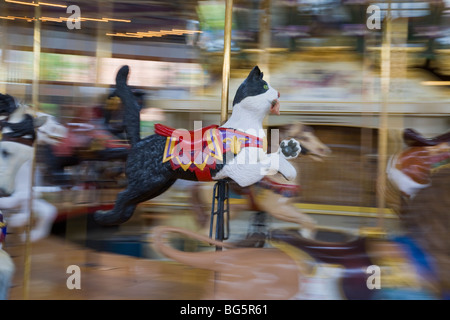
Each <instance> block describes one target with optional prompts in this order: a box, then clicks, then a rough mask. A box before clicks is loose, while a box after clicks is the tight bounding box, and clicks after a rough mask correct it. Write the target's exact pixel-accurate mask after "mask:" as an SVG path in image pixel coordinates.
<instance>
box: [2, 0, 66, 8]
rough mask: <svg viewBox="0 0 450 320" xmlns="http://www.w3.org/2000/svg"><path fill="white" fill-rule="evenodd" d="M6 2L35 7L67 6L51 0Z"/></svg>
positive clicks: (6, 0) (10, 0)
mask: <svg viewBox="0 0 450 320" xmlns="http://www.w3.org/2000/svg"><path fill="white" fill-rule="evenodd" d="M5 2H9V3H16V4H23V5H26V6H33V7H39V6H50V7H58V8H67V6H66V5H64V4H56V3H50V2H41V1H39V2H37V3H36V2H34V1H33V2H25V1H17V0H5Z"/></svg>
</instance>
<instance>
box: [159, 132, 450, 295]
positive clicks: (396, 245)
mask: <svg viewBox="0 0 450 320" xmlns="http://www.w3.org/2000/svg"><path fill="white" fill-rule="evenodd" d="M408 131H409V130H408ZM408 131H407V132H406V134H405V136H406V137H407V139H406V142H407V144H408V145H409V147H408V148H407V149H406V151H407V152H405V154H406V155H415V156H417V155H420V159H419V160H418V161H417V160H416V161H409V162H404V165H405V168H403V170H404V171H405V172H410V171H413V169H415V167H416V166H417V163H419V164H422V165H423V167H424V168H426V169H428V170H427V171H426V173H427V178H428V179H427V180H426V185H424V186H422V187H421V188H417V189H416V190H415V192H414V193H413V194H412V195H413V196H412V197H409V198H408V201H407V202H404V203H403V205H402V206H401V208H400V209H401V211H400V215H399V217H400V222H401V226H402V229H401V230H400V231H399V233H398V234H394V235H386V236H385V237H383V236H374V235H372V236H370V235H364V234H363V233H362V234H359V235H350V234H348V235H346V238H345V239H344V240H343V241H318V240H316V239H310V238H306V237H304V236H303V235H302V234H301V233H300V232H299V230H297V229H293V228H285V229H273V230H271V231H270V233H269V237H268V239H269V245H268V246H265V247H264V248H260V249H257V248H245V249H247V250H248V251H245V253H244V251H240V250H244V248H242V247H240V244H239V243H237V244H233V243H227V245H226V246H225V249H226V250H224V251H216V252H184V251H180V250H177V249H175V248H173V247H171V246H170V244H168V243H167V242H166V241H167V239H166V238H165V237H164V236H165V235H167V234H169V233H174V232H175V233H181V234H183V235H184V236H188V237H191V238H193V239H196V240H198V241H205V242H207V243H210V244H213V245H216V246H217V245H219V246H221V245H223V243H222V242H220V243H218V244H216V243H215V242H214V241H213V240H212V239H207V238H205V237H204V236H201V235H198V234H195V233H193V232H191V231H186V230H183V229H178V228H171V227H163V226H161V227H156V228H155V229H154V234H155V238H154V239H155V241H154V246H155V248H156V249H157V250H158V251H159V252H161V253H162V254H163V255H165V256H167V257H169V258H170V259H173V260H174V261H177V262H180V263H184V264H186V265H189V266H193V267H198V268H203V269H207V270H211V271H214V272H218V273H219V275H218V276H219V277H218V278H217V279H219V280H220V281H217V280H215V281H216V282H215V285H217V288H218V290H217V291H216V292H217V296H216V298H222V297H225V299H241V298H248V297H250V299H267V298H268V297H269V294H270V293H268V292H267V291H265V290H266V288H264V287H263V285H262V284H263V283H265V281H269V282H270V284H269V286H270V287H273V288H274V292H273V293H272V294H273V295H276V298H280V299H357V300H363V299H394V300H400V299H405V300H410V299H412V300H422V299H448V298H449V296H450V281H449V279H450V276H449V270H450V267H449V266H450V246H449V243H450V242H449V241H446V240H447V239H448V232H449V227H450V225H449V224H448V223H447V222H448V221H449V217H448V214H449V212H448V207H449V206H450V203H449V200H450V198H449V197H448V196H447V195H448V194H449V191H450V190H449V188H450V184H449V179H450V168H449V166H447V165H445V164H446V163H448V147H447V146H446V143H447V142H445V141H447V138H448V135H441V136H439V137H438V138H436V139H431V140H425V141H427V142H429V143H428V144H427V145H426V146H422V144H424V141H423V139H413V140H412V141H414V142H409V141H411V140H410V138H409V134H410V133H411V132H410V131H409V132H408ZM418 140H422V141H420V142H418ZM417 143H420V145H419V146H418V145H417ZM423 147H425V148H429V147H438V148H437V149H432V151H431V150H430V149H422V148H423ZM410 148H420V149H413V150H412V151H411V149H410ZM416 152H417V153H416ZM430 153H431V155H430ZM430 156H431V158H430ZM433 156H434V157H433ZM423 157H425V159H423ZM398 158H399V159H402V157H401V156H399V157H398ZM409 160H411V159H409ZM438 164H439V165H438ZM408 166H409V167H408ZM277 250H278V251H277ZM244 254H245V258H241V256H243V255H244ZM272 254H273V255H274V257H275V259H276V261H277V263H281V264H282V267H283V268H280V269H279V270H274V269H269V268H268V266H267V265H266V264H265V263H266V262H267V261H272V260H271V255H272ZM253 255H254V256H255V259H253ZM261 257H264V258H262V259H261ZM238 259H241V260H238ZM261 260H262V262H261ZM280 261H283V262H280ZM254 262H256V264H255V263H254ZM293 265H296V266H297V268H298V269H297V270H293V269H291V268H292V266H293ZM259 268H262V270H263V271H265V272H266V273H259V272H258V271H259V270H261V269H259ZM376 270H378V272H377V271H376ZM222 274H223V276H224V278H220V277H221V276H222ZM249 275H251V276H249ZM284 275H286V277H287V278H286V279H284V278H283V276H284ZM246 277H248V282H245V283H244V280H243V279H246ZM222 279H223V281H222ZM241 281H242V283H241ZM247 288H248V290H249V291H251V292H249V291H247ZM241 293H242V294H243V295H242V297H241V296H240V294H241ZM280 293H283V294H280Z"/></svg>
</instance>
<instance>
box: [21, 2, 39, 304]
mask: <svg viewBox="0 0 450 320" xmlns="http://www.w3.org/2000/svg"><path fill="white" fill-rule="evenodd" d="M40 16H41V8H40V6H36V7H35V20H34V35H33V81H32V88H31V89H32V98H31V99H32V104H33V109H34V111H35V112H36V110H37V109H38V107H39V75H40V57H41V21H40V20H39V18H40ZM35 153H36V148H33V156H32V164H31V177H30V179H31V183H30V190H29V192H30V198H29V200H28V210H29V211H30V217H29V220H28V224H27V227H26V241H25V262H24V275H23V298H24V299H25V300H28V298H29V286H30V275H31V239H30V234H31V226H32V223H33V207H32V202H33V185H34V174H35V164H36V163H35V162H36V157H35Z"/></svg>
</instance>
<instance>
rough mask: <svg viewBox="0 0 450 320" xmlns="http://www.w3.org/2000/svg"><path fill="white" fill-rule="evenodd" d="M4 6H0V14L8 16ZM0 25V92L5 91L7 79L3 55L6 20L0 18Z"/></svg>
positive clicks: (5, 39)
mask: <svg viewBox="0 0 450 320" xmlns="http://www.w3.org/2000/svg"><path fill="white" fill-rule="evenodd" d="M6 12H7V8H6V6H0V15H1V16H4V17H5V16H8V14H7V13H6ZM0 23H1V27H0V37H1V39H0V50H2V56H1V60H0V93H6V81H7V79H8V72H7V71H8V69H7V65H6V63H5V55H6V49H7V28H8V26H7V20H6V19H2V21H1V22H0Z"/></svg>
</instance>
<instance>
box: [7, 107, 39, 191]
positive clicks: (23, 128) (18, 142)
mask: <svg viewBox="0 0 450 320" xmlns="http://www.w3.org/2000/svg"><path fill="white" fill-rule="evenodd" d="M15 116H16V112H13V113H12V114H11V115H10V116H9V120H8V121H6V120H4V121H2V122H1V123H0V126H1V129H2V132H1V140H0V196H1V197H5V196H9V195H11V194H12V193H13V192H14V191H15V177H16V174H17V172H18V170H19V169H20V167H21V166H22V165H23V164H24V163H25V162H26V161H28V160H31V159H32V157H33V146H34V141H35V139H36V131H35V130H36V129H35V128H36V127H37V126H41V125H43V123H44V122H45V119H44V118H37V119H36V118H33V117H32V116H31V115H29V114H23V115H22V119H21V121H17V119H16V117H15ZM11 119H14V120H11ZM10 121H11V122H10ZM13 121H14V122H13ZM15 121H17V122H15Z"/></svg>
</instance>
